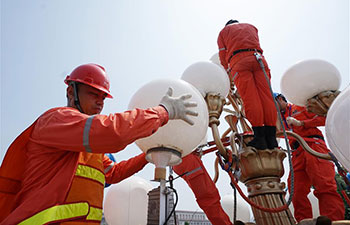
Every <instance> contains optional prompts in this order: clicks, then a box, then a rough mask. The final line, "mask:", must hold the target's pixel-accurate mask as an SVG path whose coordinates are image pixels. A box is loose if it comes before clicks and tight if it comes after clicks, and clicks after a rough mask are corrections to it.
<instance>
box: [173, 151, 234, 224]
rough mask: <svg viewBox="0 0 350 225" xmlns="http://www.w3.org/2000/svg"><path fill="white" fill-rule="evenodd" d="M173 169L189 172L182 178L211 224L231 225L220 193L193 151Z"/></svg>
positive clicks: (181, 172)
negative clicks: (222, 204) (222, 205)
mask: <svg viewBox="0 0 350 225" xmlns="http://www.w3.org/2000/svg"><path fill="white" fill-rule="evenodd" d="M173 169H174V171H175V172H176V173H177V174H178V175H181V174H183V173H185V172H189V173H188V174H186V175H184V176H183V177H182V178H183V179H184V180H185V181H186V183H187V184H188V186H189V187H190V188H191V189H192V191H193V193H194V195H195V196H196V200H197V203H198V205H199V206H200V207H201V209H202V210H203V211H204V213H205V214H206V215H207V217H208V219H209V220H210V222H211V223H212V224H213V225H232V223H231V222H230V218H229V217H228V216H227V214H226V213H225V211H224V210H223V209H222V207H221V203H220V195H219V192H218V190H217V188H216V186H215V184H214V182H213V181H212V180H211V178H210V176H209V174H208V172H207V170H206V169H205V167H204V165H203V163H202V160H201V159H200V158H199V157H198V156H197V155H196V154H195V153H192V154H189V155H187V156H185V157H184V158H182V163H181V164H179V165H177V166H174V167H173Z"/></svg>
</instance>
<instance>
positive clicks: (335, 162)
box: [328, 152, 350, 187]
mask: <svg viewBox="0 0 350 225" xmlns="http://www.w3.org/2000/svg"><path fill="white" fill-rule="evenodd" d="M328 155H330V156H331V158H332V161H333V162H334V164H335V165H336V167H337V170H338V173H339V174H340V176H342V178H343V180H344V182H345V183H346V185H347V186H348V187H350V182H349V180H348V178H347V177H346V172H345V171H344V170H343V168H342V167H341V165H340V164H339V162H338V159H337V158H336V157H335V155H334V154H333V153H332V152H328Z"/></svg>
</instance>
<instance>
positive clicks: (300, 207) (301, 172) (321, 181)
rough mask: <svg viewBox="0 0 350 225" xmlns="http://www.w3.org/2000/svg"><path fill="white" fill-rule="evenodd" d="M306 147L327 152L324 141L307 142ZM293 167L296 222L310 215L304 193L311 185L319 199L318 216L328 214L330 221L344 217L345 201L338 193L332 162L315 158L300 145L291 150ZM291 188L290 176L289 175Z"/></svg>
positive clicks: (308, 191) (310, 208)
mask: <svg viewBox="0 0 350 225" xmlns="http://www.w3.org/2000/svg"><path fill="white" fill-rule="evenodd" d="M308 144H309V146H310V147H311V148H312V149H314V150H316V151H317V152H321V153H328V149H327V147H326V145H325V144H324V142H323V141H320V142H316V143H315V142H313V143H312V142H308ZM292 163H293V168H294V196H293V199H292V203H293V206H294V217H295V219H296V220H297V221H298V222H299V221H300V220H302V219H306V218H312V217H313V215H312V207H311V204H310V201H309V199H308V197H307V195H308V194H309V193H310V188H311V186H313V187H314V188H315V191H314V195H315V196H316V198H317V199H318V202H319V203H318V204H319V209H320V215H322V216H327V217H329V218H330V219H331V220H342V219H344V210H345V209H344V203H343V200H342V199H341V197H340V195H339V194H338V193H337V185H336V182H335V171H334V165H333V163H332V162H330V161H328V160H325V159H320V158H317V157H315V156H313V155H311V154H309V153H307V152H306V151H304V150H303V149H302V148H301V147H299V148H298V150H297V151H295V152H293V158H292ZM288 186H289V190H291V189H290V188H291V187H290V175H289V178H288Z"/></svg>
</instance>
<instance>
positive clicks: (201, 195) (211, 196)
mask: <svg viewBox="0 0 350 225" xmlns="http://www.w3.org/2000/svg"><path fill="white" fill-rule="evenodd" d="M189 185H190V187H191V189H192V190H193V193H194V195H195V196H196V198H197V199H198V200H205V201H213V202H215V201H220V195H219V191H218V189H217V188H216V186H215V184H214V182H213V181H212V180H211V179H210V177H209V176H208V177H207V176H205V175H203V174H202V175H200V176H196V177H194V178H192V179H191V180H189Z"/></svg>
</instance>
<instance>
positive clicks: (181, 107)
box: [159, 87, 198, 125]
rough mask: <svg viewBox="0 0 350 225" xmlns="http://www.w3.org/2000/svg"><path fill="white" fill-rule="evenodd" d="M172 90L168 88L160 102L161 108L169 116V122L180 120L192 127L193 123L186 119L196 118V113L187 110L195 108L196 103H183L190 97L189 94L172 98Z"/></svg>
mask: <svg viewBox="0 0 350 225" xmlns="http://www.w3.org/2000/svg"><path fill="white" fill-rule="evenodd" d="M172 95H173V89H172V88H171V87H170V88H169V89H168V91H167V93H166V94H165V95H164V97H163V98H162V100H161V101H160V104H159V105H161V106H163V107H164V108H165V109H166V111H168V114H169V120H173V119H181V120H183V121H185V122H186V123H188V124H190V125H193V124H194V123H193V121H192V120H191V119H189V118H188V116H189V115H190V116H198V113H197V112H195V111H192V110H189V109H188V108H190V107H196V106H197V103H195V102H188V101H185V100H186V99H189V98H191V97H192V95H190V94H185V95H181V96H180V97H172Z"/></svg>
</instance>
